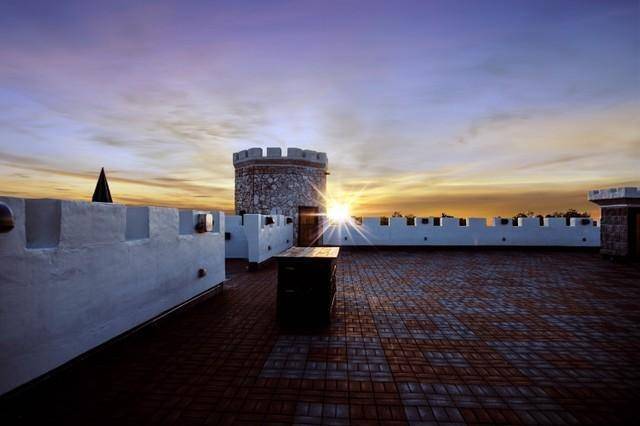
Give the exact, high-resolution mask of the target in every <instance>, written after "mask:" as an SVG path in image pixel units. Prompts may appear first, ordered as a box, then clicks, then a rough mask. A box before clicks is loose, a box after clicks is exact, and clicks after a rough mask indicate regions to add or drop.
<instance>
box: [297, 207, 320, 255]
mask: <svg viewBox="0 0 640 426" xmlns="http://www.w3.org/2000/svg"><path fill="white" fill-rule="evenodd" d="M319 213H320V210H319V208H318V207H303V206H300V207H298V246H299V247H310V246H319V245H321V244H322V227H321V223H322V222H321V221H320V214H319Z"/></svg>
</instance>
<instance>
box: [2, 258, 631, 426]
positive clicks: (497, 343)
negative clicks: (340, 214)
mask: <svg viewBox="0 0 640 426" xmlns="http://www.w3.org/2000/svg"><path fill="white" fill-rule="evenodd" d="M243 267H244V265H243V264H242V263H240V262H232V263H230V264H229V265H228V270H229V273H230V275H231V279H230V280H229V281H227V282H225V284H224V291H223V293H222V294H221V295H218V296H216V297H213V298H211V299H209V300H207V301H204V302H202V303H199V304H198V305H197V306H194V307H193V308H191V309H188V310H186V311H185V312H181V313H178V314H176V315H173V316H171V317H169V318H168V319H166V320H164V321H162V322H161V323H159V324H158V325H155V326H151V327H147V328H146V329H145V330H143V331H142V332H139V333H136V334H134V335H132V336H130V337H128V338H126V339H124V340H121V341H119V342H117V343H115V344H112V345H109V346H107V347H106V348H105V349H104V350H101V351H100V352H98V353H96V354H94V355H92V356H90V357H89V358H87V359H85V360H84V361H80V362H78V363H75V364H74V365H73V366H72V367H71V368H69V369H67V370H65V371H63V372H61V373H59V374H56V375H54V376H53V377H52V378H50V379H48V380H45V381H43V382H41V383H39V384H37V385H35V386H33V387H31V388H28V389H27V390H26V391H24V392H22V393H21V394H18V395H17V396H14V397H13V398H12V399H11V400H10V401H5V402H10V406H9V408H10V409H11V412H9V411H6V409H7V407H5V409H4V410H5V411H4V415H8V416H9V417H11V418H10V420H12V422H11V423H13V422H16V421H19V420H21V421H23V422H27V421H32V420H46V421H47V422H48V423H52V422H53V423H55V422H56V421H65V422H66V423H77V424H95V423H111V424H116V423H123V422H126V423H131V424H135V423H149V422H163V423H164V422H175V423H179V424H196V423H197V424H200V423H223V424H235V423H248V422H255V423H262V424H264V423H270V422H279V423H294V422H295V423H307V424H321V423H323V424H349V423H351V424H375V423H384V424H394V423H396V424H406V423H419V422H425V423H427V424H428V423H438V424H451V423H465V422H467V423H510V424H512V423H528V424H550V423H553V424H574V423H578V422H579V423H593V424H611V423H615V422H624V421H630V420H631V413H632V412H631V410H632V409H633V410H636V412H637V406H636V405H635V404H637V402H638V401H640V355H639V353H640V352H639V351H640V269H639V268H638V265H635V266H634V265H624V264H616V263H610V262H607V261H604V260H602V259H601V258H600V257H599V256H598V255H596V254H591V253H576V252H541V251H535V252H530V251H508V252H507V251H491V250H486V251H465V250H448V251H442V250H440V251H408V250H392V251H389V250H366V251H361V250H344V249H343V253H342V254H341V257H340V260H339V265H338V293H337V303H336V308H335V311H334V318H333V322H332V324H331V326H330V327H328V328H326V329H285V328H281V327H279V326H278V325H277V323H276V321H275V295H276V292H275V285H276V276H275V275H276V273H275V268H274V267H273V266H272V265H271V266H269V265H267V266H266V267H265V268H263V269H262V270H260V271H258V272H255V273H248V272H245V271H244V268H243ZM3 423H4V424H8V423H5V422H3Z"/></svg>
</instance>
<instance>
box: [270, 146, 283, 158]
mask: <svg viewBox="0 0 640 426" xmlns="http://www.w3.org/2000/svg"><path fill="white" fill-rule="evenodd" d="M267 157H269V158H280V157H282V149H280V148H273V147H271V148H267Z"/></svg>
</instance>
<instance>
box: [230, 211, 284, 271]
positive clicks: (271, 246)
mask: <svg viewBox="0 0 640 426" xmlns="http://www.w3.org/2000/svg"><path fill="white" fill-rule="evenodd" d="M271 221H272V222H273V223H269V222H271ZM225 228H226V232H227V233H228V239H227V240H226V242H225V243H226V244H225V250H226V257H227V258H230V259H234V258H235V259H247V260H248V261H249V262H252V263H261V262H264V261H265V260H268V259H269V258H271V257H272V256H275V255H277V254H278V253H281V252H282V251H284V250H286V249H288V248H289V247H291V246H292V245H293V222H292V221H291V219H290V218H287V217H286V216H283V215H262V214H245V215H244V216H227V217H226V225H225Z"/></svg>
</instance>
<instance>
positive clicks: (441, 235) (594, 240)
mask: <svg viewBox="0 0 640 426" xmlns="http://www.w3.org/2000/svg"><path fill="white" fill-rule="evenodd" d="M427 219H429V222H428V223H427V224H423V223H422V218H416V220H415V225H414V226H411V225H407V221H406V218H403V217H400V218H390V219H389V225H388V226H382V225H380V218H378V217H367V218H363V221H362V224H361V225H358V224H356V223H353V222H349V223H346V224H342V225H328V226H327V227H326V228H325V232H324V235H323V243H324V245H331V246H361V245H362V246H364V245H380V246H403V245H406V246H541V247H543V246H549V247H599V246H600V226H593V222H592V221H591V220H590V219H589V220H588V221H587V222H588V224H582V220H581V219H580V218H572V219H571V223H570V225H569V226H567V225H566V224H565V219H564V218H545V219H544V225H543V226H540V224H539V221H538V219H537V218H520V219H518V226H512V225H511V220H510V219H509V220H508V224H506V225H502V224H501V221H500V218H494V219H493V221H492V226H488V225H487V221H486V219H484V218H470V219H467V225H466V226H460V224H459V219H457V218H440V226H435V225H434V218H427Z"/></svg>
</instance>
